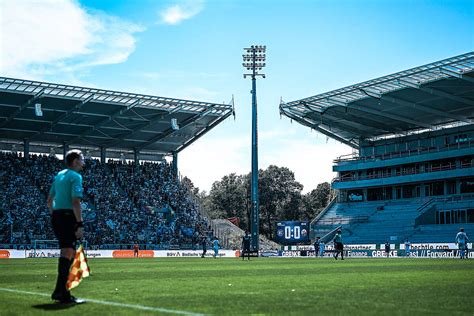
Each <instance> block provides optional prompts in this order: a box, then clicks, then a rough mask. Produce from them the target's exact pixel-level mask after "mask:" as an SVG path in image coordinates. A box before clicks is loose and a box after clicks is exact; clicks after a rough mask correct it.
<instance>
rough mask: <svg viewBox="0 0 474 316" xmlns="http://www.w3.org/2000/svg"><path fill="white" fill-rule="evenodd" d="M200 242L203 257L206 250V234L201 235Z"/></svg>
mask: <svg viewBox="0 0 474 316" xmlns="http://www.w3.org/2000/svg"><path fill="white" fill-rule="evenodd" d="M201 244H202V255H201V258H204V256H205V255H206V252H207V238H206V236H204V235H202V237H201Z"/></svg>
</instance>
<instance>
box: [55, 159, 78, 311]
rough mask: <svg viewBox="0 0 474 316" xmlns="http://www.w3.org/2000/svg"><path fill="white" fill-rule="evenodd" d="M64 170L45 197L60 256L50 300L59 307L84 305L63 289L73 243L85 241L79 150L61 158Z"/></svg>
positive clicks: (74, 246)
mask: <svg viewBox="0 0 474 316" xmlns="http://www.w3.org/2000/svg"><path fill="white" fill-rule="evenodd" d="M64 161H65V162H66V166H67V168H66V169H64V170H62V171H60V172H58V174H57V175H56V176H55V177H54V182H53V184H52V186H51V189H50V191H49V195H48V208H49V210H50V213H51V222H52V226H53V231H54V234H55V236H56V238H57V239H58V241H59V247H60V248H61V253H60V257H59V264H58V278H57V281H56V288H55V289H54V292H53V294H52V295H51V299H53V300H56V301H59V302H60V303H77V304H79V303H84V300H81V299H77V298H75V297H74V296H72V295H71V293H70V292H69V291H68V290H67V289H66V283H67V278H68V275H69V268H70V266H71V264H72V262H73V260H74V255H75V254H76V240H78V239H82V238H83V237H84V225H83V222H82V210H81V198H82V194H83V188H82V176H81V175H80V174H79V172H80V171H81V170H82V168H83V167H84V156H83V155H82V152H81V151H80V150H70V151H68V152H67V153H66V156H65V157H64Z"/></svg>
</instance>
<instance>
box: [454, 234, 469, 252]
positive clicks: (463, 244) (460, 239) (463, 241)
mask: <svg viewBox="0 0 474 316" xmlns="http://www.w3.org/2000/svg"><path fill="white" fill-rule="evenodd" d="M468 242H469V238H468V237H467V235H466V233H465V232H464V228H461V229H460V230H459V233H457V234H456V243H457V244H458V248H459V256H460V257H461V259H464V258H466V259H467V257H468V255H469V254H468V252H467V243H468Z"/></svg>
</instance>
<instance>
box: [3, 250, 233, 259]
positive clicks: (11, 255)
mask: <svg viewBox="0 0 474 316" xmlns="http://www.w3.org/2000/svg"><path fill="white" fill-rule="evenodd" d="M85 253H86V256H87V257H88V258H133V257H134V254H135V253H134V251H133V250H87V251H85ZM201 254H202V250H139V251H138V257H140V258H156V257H160V258H166V257H177V258H180V257H183V258H186V257H196V258H197V257H200V256H201ZM213 254H214V251H213V250H212V249H210V250H208V251H207V253H206V257H212V255H213ZM59 255H60V250H59V249H38V250H36V251H35V250H10V249H0V259H16V258H19V259H24V258H58V257H59ZM239 256H240V251H239V250H219V254H218V257H223V258H235V257H239Z"/></svg>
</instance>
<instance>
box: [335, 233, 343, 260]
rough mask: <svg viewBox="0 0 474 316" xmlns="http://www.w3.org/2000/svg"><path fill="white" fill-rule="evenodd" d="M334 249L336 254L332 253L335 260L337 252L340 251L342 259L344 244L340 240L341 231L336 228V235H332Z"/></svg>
mask: <svg viewBox="0 0 474 316" xmlns="http://www.w3.org/2000/svg"><path fill="white" fill-rule="evenodd" d="M333 241H334V250H335V251H336V254H335V255H334V259H336V260H337V257H338V256H339V253H341V260H344V244H343V242H342V231H341V230H340V229H338V230H337V231H336V235H335V236H334V239H333Z"/></svg>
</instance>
